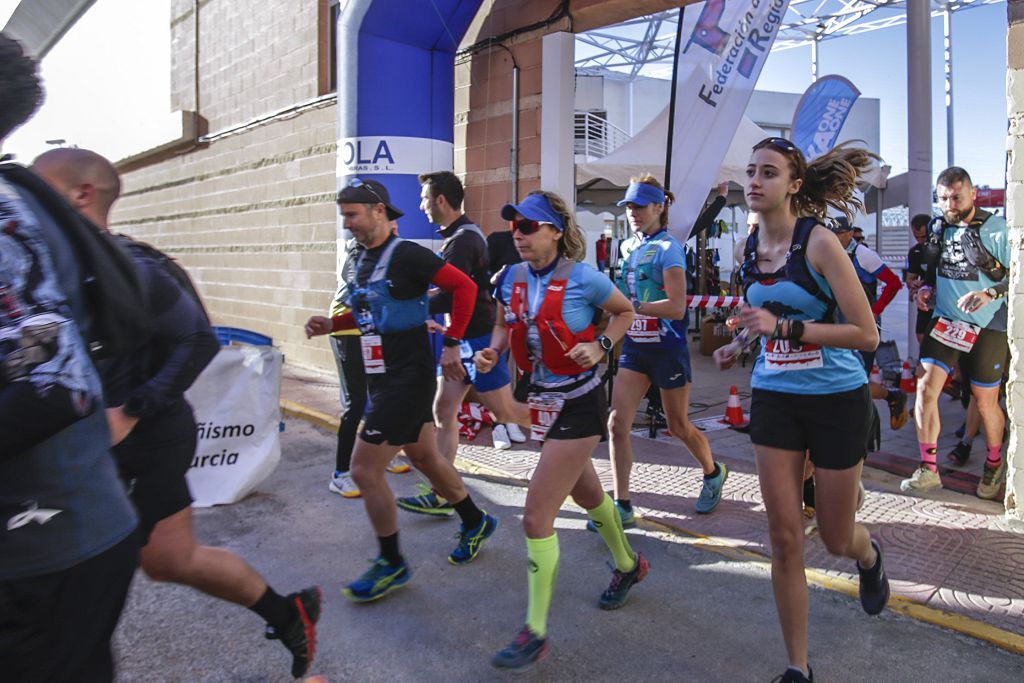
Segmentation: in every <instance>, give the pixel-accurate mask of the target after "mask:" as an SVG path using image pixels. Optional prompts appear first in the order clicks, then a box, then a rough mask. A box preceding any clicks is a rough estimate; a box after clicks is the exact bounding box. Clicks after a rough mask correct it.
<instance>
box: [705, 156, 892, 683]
mask: <svg viewBox="0 0 1024 683" xmlns="http://www.w3.org/2000/svg"><path fill="white" fill-rule="evenodd" d="M873 156H874V155H872V154H871V153H870V152H867V151H865V150H863V149H859V148H852V147H847V146H845V145H840V146H838V147H836V148H834V149H832V150H831V151H829V152H827V153H826V154H824V155H823V156H820V157H818V158H817V159H815V160H814V161H812V162H811V163H809V164H808V163H807V162H806V161H805V160H804V157H803V154H802V153H801V152H800V151H799V150H798V149H797V148H796V146H794V145H793V143H792V142H790V141H789V140H786V139H783V138H767V139H765V140H762V141H761V142H759V143H758V144H757V145H755V146H754V152H753V155H752V156H751V159H750V164H749V165H748V166H747V185H746V198H747V204H748V206H749V207H750V209H751V210H752V211H757V212H758V214H759V216H760V222H759V228H758V229H756V230H755V231H754V232H753V233H752V234H751V236H750V238H749V239H748V243H747V245H748V246H747V249H746V258H745V259H744V264H743V278H744V286H745V290H746V291H745V294H746V299H747V306H746V307H745V308H743V309H742V310H741V312H740V321H741V324H742V325H743V326H744V327H745V328H746V330H745V332H741V336H743V335H750V336H751V337H753V335H760V336H761V338H762V351H761V354H760V356H759V357H758V359H757V362H756V364H755V366H754V374H753V377H752V378H751V387H752V388H753V399H752V402H751V409H750V412H751V418H750V420H751V424H750V438H751V441H752V442H753V444H754V454H755V457H756V460H757V472H758V477H759V479H760V483H761V496H762V498H763V499H764V504H765V510H766V512H767V514H768V531H769V535H770V538H771V545H772V588H773V589H774V593H775V605H776V608H777V609H778V613H779V621H780V623H781V625H782V635H783V638H784V640H785V643H786V650H787V653H788V655H789V668H788V669H787V670H786V672H785V673H784V674H783V675H782V676H781V680H782V681H787V682H791V683H801V682H803V681H813V680H814V676H813V673H812V672H811V669H810V667H809V666H808V663H807V660H808V657H807V610H808V593H807V579H806V576H805V574H804V532H803V516H802V514H801V505H800V500H801V490H802V486H803V471H804V458H805V454H806V453H808V452H809V454H810V459H811V461H812V462H813V463H814V465H815V474H814V479H815V487H816V489H817V496H816V498H817V503H818V504H817V515H818V530H819V533H820V536H821V540H822V542H823V543H824V544H825V547H826V549H828V551H829V552H830V553H832V554H834V555H841V556H844V557H848V558H850V559H852V560H856V561H857V569H858V571H859V573H860V600H861V605H862V607H863V608H864V611H866V612H867V613H868V614H878V613H879V612H881V611H882V609H884V607H885V605H886V602H887V601H888V598H889V584H888V579H887V578H886V576H885V572H884V568H883V564H882V554H881V548H880V547H879V544H878V542H877V540H875V539H873V538H872V537H871V536H870V535H869V534H868V530H867V529H866V528H865V527H863V526H862V525H860V524H856V523H855V522H854V513H855V512H856V507H857V495H858V491H859V483H860V474H861V468H862V466H863V461H864V458H865V457H866V455H867V449H866V440H867V430H868V424H869V423H868V419H869V417H870V411H871V409H870V401H871V399H870V395H869V393H868V389H867V386H866V381H867V378H866V377H865V375H864V369H863V367H862V366H861V364H860V361H859V359H858V357H857V355H856V354H855V353H854V351H855V350H863V351H871V350H874V349H875V347H876V346H877V345H878V330H877V328H876V327H875V323H874V318H873V317H872V314H871V308H870V306H869V305H868V300H867V297H866V296H865V294H864V290H863V289H862V288H861V286H860V283H859V282H858V280H857V275H856V273H855V272H854V269H853V265H852V264H851V263H850V259H849V257H847V255H846V253H845V251H844V250H843V248H842V246H841V245H840V244H839V240H838V239H837V238H836V236H835V235H834V234H833V233H832V232H831V231H829V230H828V229H827V228H826V227H825V226H824V225H822V224H820V223H819V222H818V219H819V218H820V217H823V216H825V215H826V209H827V208H828V207H830V206H831V207H834V208H836V209H839V210H841V211H844V212H845V213H847V214H848V215H852V213H853V211H854V210H855V209H859V208H862V207H860V206H859V204H858V202H856V200H854V199H853V197H852V191H853V189H854V186H855V183H856V181H857V177H858V175H859V174H860V173H861V172H862V171H863V170H865V169H866V168H867V167H868V166H869V165H870V163H871V159H872V157H873ZM836 306H838V309H839V311H840V312H841V313H842V315H843V319H844V320H845V321H846V322H844V323H836V322H833V320H834V313H835V308H836ZM738 350H739V344H737V343H736V342H733V343H732V344H728V345H726V346H724V347H722V348H721V349H719V350H718V351H716V352H715V360H716V362H717V363H718V364H719V366H720V367H722V368H723V369H724V368H726V367H729V366H731V365H732V363H733V361H734V360H735V357H736V354H737V353H738Z"/></svg>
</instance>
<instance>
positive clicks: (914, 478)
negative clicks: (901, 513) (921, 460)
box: [900, 465, 942, 493]
mask: <svg viewBox="0 0 1024 683" xmlns="http://www.w3.org/2000/svg"><path fill="white" fill-rule="evenodd" d="M941 488H942V479H940V478H939V473H938V472H932V471H931V470H930V469H928V467H926V466H925V465H918V467H917V469H916V470H914V473H913V474H912V475H910V479H904V480H903V481H901V482H900V491H903V492H904V493H911V492H914V493H924V492H925V491H931V490H933V489H941Z"/></svg>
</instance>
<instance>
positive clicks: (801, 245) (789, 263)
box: [740, 217, 836, 322]
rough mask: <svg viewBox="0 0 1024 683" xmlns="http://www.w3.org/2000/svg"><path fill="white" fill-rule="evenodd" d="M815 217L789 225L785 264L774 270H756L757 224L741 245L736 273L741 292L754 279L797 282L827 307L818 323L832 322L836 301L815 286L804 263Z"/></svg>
mask: <svg viewBox="0 0 1024 683" xmlns="http://www.w3.org/2000/svg"><path fill="white" fill-rule="evenodd" d="M820 224H821V221H819V220H818V219H817V218H809V217H804V218H798V219H797V221H796V226H795V227H794V228H793V241H792V243H791V244H790V246H789V252H788V253H787V254H786V263H785V265H784V266H782V268H780V269H779V270H777V271H775V272H774V273H761V272H759V271H758V269H757V235H758V233H759V232H760V230H761V229H760V227H757V228H754V231H753V232H752V233H750V234H749V235H747V242H746V244H745V245H744V247H743V264H742V265H741V266H740V276H741V277H742V279H743V291H744V292H746V291H747V289H748V288H749V287H750V286H751V285H752V284H754V283H755V282H760V281H763V280H774V279H778V278H779V277H783V278H785V279H787V280H789V281H790V282H793V283H795V284H796V285H799V286H800V287H801V288H802V289H803V290H805V291H806V292H807V293H808V294H810V295H812V296H814V297H815V298H816V299H818V300H819V301H821V302H823V303H824V304H825V305H826V306H827V307H828V308H827V309H826V312H825V315H824V316H822V319H821V321H820V322H833V321H834V319H835V312H836V301H835V299H833V298H832V297H830V296H829V295H827V294H825V291H824V290H823V289H822V288H821V286H819V285H818V281H817V280H815V279H814V277H813V276H812V275H811V267H810V266H809V265H808V264H807V242H808V241H809V240H810V237H811V230H813V229H814V226H815V225H820Z"/></svg>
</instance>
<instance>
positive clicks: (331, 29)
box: [317, 0, 341, 95]
mask: <svg viewBox="0 0 1024 683" xmlns="http://www.w3.org/2000/svg"><path fill="white" fill-rule="evenodd" d="M318 3H319V7H318V10H317V22H318V33H319V51H318V52H319V55H318V57H319V69H318V78H317V80H318V85H317V91H318V93H319V94H320V95H326V94H327V93H331V92H337V90H338V58H337V54H338V15H339V13H340V12H341V4H340V0H318Z"/></svg>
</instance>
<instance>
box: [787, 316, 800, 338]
mask: <svg viewBox="0 0 1024 683" xmlns="http://www.w3.org/2000/svg"><path fill="white" fill-rule="evenodd" d="M802 336H804V323H803V321H801V320H790V321H789V334H787V335H786V339H788V340H789V341H795V342H798V341H800V337H802Z"/></svg>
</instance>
